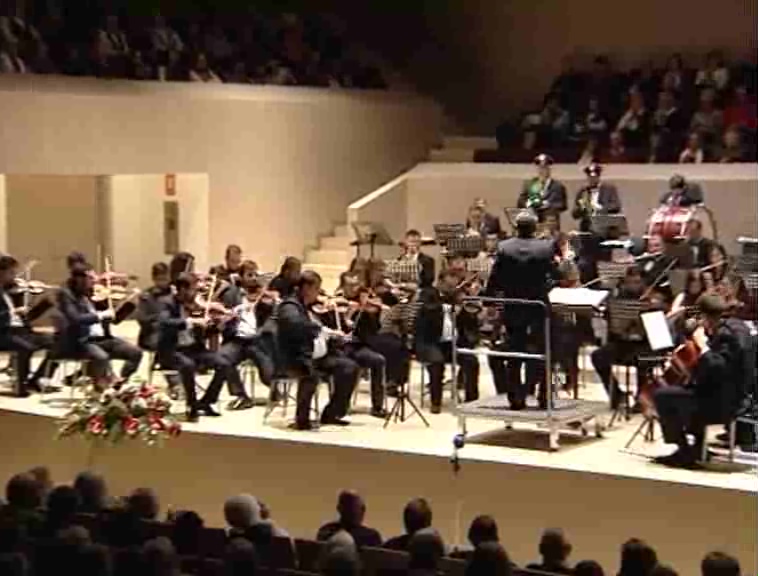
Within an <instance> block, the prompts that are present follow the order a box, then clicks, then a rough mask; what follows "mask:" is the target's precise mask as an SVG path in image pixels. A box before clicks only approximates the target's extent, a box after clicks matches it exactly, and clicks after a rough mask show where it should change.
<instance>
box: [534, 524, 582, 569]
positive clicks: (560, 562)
mask: <svg viewBox="0 0 758 576" xmlns="http://www.w3.org/2000/svg"><path fill="white" fill-rule="evenodd" d="M539 551H540V556H542V562H539V563H535V564H529V565H528V566H527V568H528V569H529V570H540V571H542V572H552V573H553V574H571V573H572V570H571V568H570V567H569V566H568V565H567V564H566V561H567V560H568V557H569V555H570V554H571V544H570V543H569V541H568V540H567V539H566V537H565V536H564V535H563V532H562V531H561V530H558V529H556V528H549V529H547V530H545V531H544V532H543V533H542V539H541V540H540V548H539Z"/></svg>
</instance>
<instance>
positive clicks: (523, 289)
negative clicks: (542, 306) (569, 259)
mask: <svg viewBox="0 0 758 576" xmlns="http://www.w3.org/2000/svg"><path fill="white" fill-rule="evenodd" d="M554 254H555V243H554V242H553V241H552V240H542V239H537V238H509V239H508V240H503V241H502V242H500V243H499V244H498V246H497V255H496V256H495V263H494V265H493V266H492V271H491V272H490V277H489V280H488V282H487V294H488V295H491V296H495V295H496V294H497V293H498V292H501V293H502V294H503V295H504V296H505V297H506V298H524V299H528V300H543V301H544V300H546V299H547V294H548V292H549V290H550V288H551V286H550V283H549V281H550V279H551V278H552V277H553V268H554V264H553V255H554Z"/></svg>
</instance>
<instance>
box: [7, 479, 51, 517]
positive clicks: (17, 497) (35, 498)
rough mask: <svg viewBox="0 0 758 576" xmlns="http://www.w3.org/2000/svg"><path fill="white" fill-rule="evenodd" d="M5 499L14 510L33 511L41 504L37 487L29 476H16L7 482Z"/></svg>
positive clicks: (35, 482)
mask: <svg viewBox="0 0 758 576" xmlns="http://www.w3.org/2000/svg"><path fill="white" fill-rule="evenodd" d="M5 499H6V500H7V502H8V506H10V507H11V508H13V509H16V510H35V509H36V508H38V507H39V506H40V505H41V504H42V501H41V500H40V492H39V485H38V484H37V481H36V480H35V479H34V476H32V475H31V474H16V475H15V476H13V477H12V478H11V479H10V480H8V484H6V486H5Z"/></svg>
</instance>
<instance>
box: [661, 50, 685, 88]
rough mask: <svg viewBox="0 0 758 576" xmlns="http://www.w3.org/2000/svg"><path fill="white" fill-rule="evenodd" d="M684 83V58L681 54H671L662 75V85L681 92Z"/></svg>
mask: <svg viewBox="0 0 758 576" xmlns="http://www.w3.org/2000/svg"><path fill="white" fill-rule="evenodd" d="M684 84H685V69H684V60H683V59H682V55H681V54H678V53H677V54H672V55H671V56H670V57H669V59H668V62H667V63H666V72H665V73H664V75H663V86H664V88H665V89H672V90H674V91H675V92H677V93H681V92H682V90H683V89H684Z"/></svg>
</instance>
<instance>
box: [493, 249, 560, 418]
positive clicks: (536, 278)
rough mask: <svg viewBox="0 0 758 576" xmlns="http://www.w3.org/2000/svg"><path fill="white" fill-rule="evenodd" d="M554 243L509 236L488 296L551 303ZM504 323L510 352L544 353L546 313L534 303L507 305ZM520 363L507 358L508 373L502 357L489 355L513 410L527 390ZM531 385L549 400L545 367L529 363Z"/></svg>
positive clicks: (499, 253) (543, 400) (497, 260)
mask: <svg viewBox="0 0 758 576" xmlns="http://www.w3.org/2000/svg"><path fill="white" fill-rule="evenodd" d="M554 254H555V244H554V242H553V241H552V240H541V239H536V238H510V239H508V240H504V241H502V242H500V244H498V247H497V256H496V257H495V264H494V265H493V267H492V272H491V273H490V278H489V281H488V282H487V294H488V295H490V296H498V295H501V296H502V297H503V298H514V299H523V300H532V301H535V300H536V301H541V302H545V303H547V295H548V292H549V291H550V287H551V278H552V277H553V273H554V264H553V262H554V261H553V256H554ZM503 321H504V323H505V326H506V330H507V333H508V349H509V350H511V351H515V352H527V351H533V352H536V353H539V354H542V353H544V351H545V310H544V309H543V308H541V307H538V306H536V305H531V306H524V305H522V306H506V307H505V311H504V318H503ZM521 363H522V361H521V360H518V359H509V360H508V363H507V369H506V368H505V366H504V364H505V361H504V360H503V359H502V358H496V357H491V358H490V368H491V369H492V371H493V377H494V378H495V384H496V387H497V389H498V393H500V394H502V393H507V394H508V399H509V401H510V403H511V406H512V407H514V408H520V407H523V405H524V401H525V400H526V396H527V393H528V390H527V389H525V388H524V386H523V385H522V382H521ZM527 382H528V383H529V387H530V388H531V387H533V386H535V385H537V384H539V388H540V389H539V400H540V403H541V404H542V405H545V403H546V402H547V396H546V382H545V363H544V362H542V361H535V362H528V363H527Z"/></svg>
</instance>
